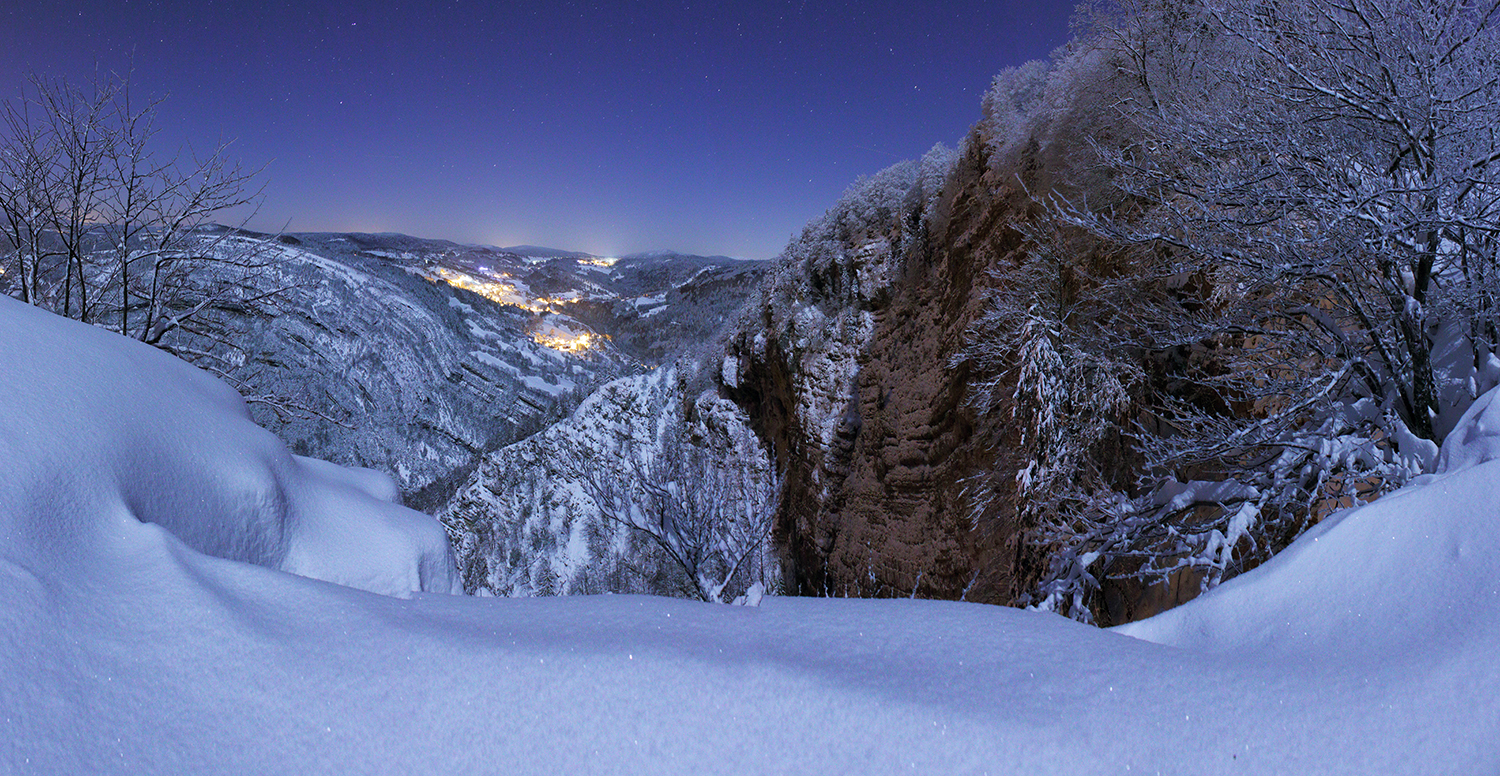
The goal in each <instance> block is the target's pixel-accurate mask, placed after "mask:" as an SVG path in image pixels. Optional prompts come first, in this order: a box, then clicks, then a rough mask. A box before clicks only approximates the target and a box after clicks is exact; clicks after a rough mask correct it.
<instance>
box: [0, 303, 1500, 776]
mask: <svg viewBox="0 0 1500 776" xmlns="http://www.w3.org/2000/svg"><path fill="white" fill-rule="evenodd" d="M0 347H3V348H4V352H5V354H6V359H5V361H4V366H3V368H0V387H3V389H4V390H5V392H6V393H5V395H6V397H7V401H6V402H5V404H4V406H3V408H0V446H3V448H4V453H5V456H6V458H5V460H6V463H7V477H6V478H5V479H4V480H3V481H0V688H3V689H0V719H3V720H5V725H6V727H5V735H3V736H0V772H6V773H17V774H31V773H37V774H53V773H95V774H112V773H120V774H125V773H129V774H142V773H161V774H168V773H170V774H194V773H213V774H238V773H247V774H249V773H255V774H260V773H285V772H298V773H302V772H316V773H374V772H384V773H421V772H457V773H493V772H497V771H503V772H510V773H579V772H584V773H652V774H677V773H682V774H689V773H692V774H697V773H793V774H795V773H808V774H813V773H818V774H824V773H892V772H898V771H903V772H904V771H911V772H917V773H948V772H956V773H995V774H1031V773H1051V774H1065V775H1066V774H1095V773H1135V772H1146V773H1156V772H1161V773H1235V774H1286V773H1319V774H1343V773H1347V774H1368V773H1382V774H1475V773H1495V772H1497V771H1500V747H1496V746H1495V742H1494V731H1495V730H1497V729H1500V702H1497V701H1496V698H1497V697H1500V671H1497V670H1496V668H1495V665H1496V664H1495V659H1494V656H1495V655H1496V654H1497V653H1500V589H1497V587H1496V583H1495V580H1496V579H1500V513H1497V511H1496V510H1495V508H1494V505H1495V504H1496V503H1500V461H1496V460H1493V457H1494V456H1493V453H1494V451H1495V450H1496V449H1500V443H1497V442H1496V434H1497V431H1496V429H1497V426H1500V421H1497V420H1496V418H1495V417H1494V413H1493V412H1492V411H1490V410H1491V408H1492V406H1493V401H1494V400H1493V399H1491V400H1489V401H1487V402H1483V403H1481V405H1477V406H1478V409H1476V410H1475V411H1474V412H1473V413H1471V414H1470V416H1469V417H1468V418H1466V419H1465V420H1463V421H1462V422H1460V423H1459V426H1458V428H1457V429H1456V430H1455V431H1454V432H1453V433H1452V434H1451V435H1450V436H1449V441H1448V446H1447V447H1445V449H1444V450H1443V456H1444V460H1446V461H1448V468H1447V469H1446V470H1445V471H1444V473H1442V474H1440V475H1438V476H1436V477H1433V478H1429V479H1427V480H1425V481H1423V482H1421V483H1418V484H1416V485H1413V486H1411V487H1409V488H1407V489H1405V490H1403V491H1400V492H1398V493H1397V494H1395V495H1394V496H1391V497H1387V498H1383V499H1381V500H1380V501H1379V502H1376V503H1375V504H1373V505H1371V506H1366V507H1362V508H1360V509H1357V510H1353V511H1350V512H1347V513H1345V514H1343V515H1342V516H1341V517H1340V518H1338V519H1333V520H1328V521H1325V523H1324V525H1323V526H1322V527H1320V528H1319V529H1318V530H1317V531H1315V532H1313V533H1311V534H1309V535H1307V536H1304V537H1302V538H1301V539H1299V540H1298V541H1297V542H1296V543H1295V544H1294V545H1293V546H1292V548H1291V549H1290V550H1288V551H1287V552H1286V553H1283V554H1282V555H1281V556H1279V557H1278V558H1277V559H1275V560H1273V561H1272V562H1270V563H1268V564H1265V565H1263V566H1261V567H1260V568H1258V569H1256V570H1254V571H1251V572H1248V573H1246V574H1244V575H1242V576H1240V577H1239V578H1238V579H1237V580H1235V581H1234V582H1231V583H1229V584H1226V585H1224V586H1223V587H1221V588H1219V589H1217V590H1214V591H1211V592H1209V593H1208V594H1206V595H1204V596H1202V597H1200V598H1199V599H1197V600H1195V601H1192V602H1190V603H1188V604H1186V605H1184V606H1182V607H1181V608H1179V609H1177V610H1174V611H1173V612H1170V613H1168V614H1166V615H1163V616H1162V617H1160V618H1158V619H1156V620H1147V621H1145V622H1143V623H1139V624H1136V625H1133V626H1130V627H1129V628H1126V629H1124V631H1123V632H1119V631H1116V632H1111V631H1101V630H1097V629H1093V628H1088V627H1085V626H1081V625H1078V624H1076V623H1073V622H1070V621H1067V620H1065V619H1063V618H1061V617H1057V616H1055V615H1050V614H1043V613H1037V612H1028V611H1019V610H1014V609H1004V608H999V607H992V606H984V605H976V604H960V603H951V602H936V601H908V600H830V599H780V598H769V599H766V601H765V603H764V604H763V605H762V606H760V607H759V608H749V607H734V606H710V605H704V604H696V603H690V602H686V601H679V600H672V599H664V598H651V597H643V596H580V597H568V598H546V599H476V598H468V597H454V596H438V595H421V594H418V595H414V596H412V597H411V598H409V599H399V598H390V597H384V596H379V595H373V594H371V593H367V592H362V591H358V590H353V589H350V588H346V587H340V586H336V585H331V584H328V583H326V582H321V581H317V580H313V579H307V578H303V577H298V576H293V575H289V574H284V573H281V572H278V571H275V570H273V569H271V568H266V567H264V566H259V565H253V564H250V563H244V562H240V561H239V560H231V559H226V558H225V557H214V555H211V554H205V553H204V552H202V551H200V550H208V551H209V552H210V553H216V554H218V555H220V556H228V557H229V558H243V559H249V560H255V559H260V560H266V559H268V558H270V557H273V556H275V555H276V554H277V553H278V552H279V550H276V548H285V549H286V556H287V557H293V556H295V555H296V554H297V552H298V550H297V547H298V546H299V545H300V543H302V542H303V541H304V540H305V539H306V538H307V537H310V536H312V537H316V539H317V542H319V543H321V546H322V547H323V548H324V549H328V548H338V549H339V550H340V552H338V553H336V554H337V556H338V557H340V558H342V559H344V560H346V561H351V562H353V561H358V562H359V563H361V564H363V565H362V566H361V567H360V572H359V574H357V575H356V576H359V577H360V578H366V579H367V578H371V576H370V575H371V574H373V576H374V577H379V578H383V579H407V580H409V579H412V578H413V572H412V571H411V570H410V568H411V564H413V563H416V564H417V565H418V566H420V565H421V564H420V562H418V560H417V559H418V558H420V557H423V556H422V554H421V553H415V554H413V553H406V554H405V555H404V556H400V555H401V554H398V553H387V552H380V553H376V554H374V555H373V556H372V555H370V554H368V553H367V552H366V549H367V548H369V547H370V546H372V544H371V542H372V538H371V536H370V527H371V526H372V525H373V526H379V525H382V524H385V523H387V522H388V519H396V518H399V520H396V522H406V523H407V524H408V525H410V526H412V527H421V526H425V528H420V530H417V531H415V533H412V534H409V535H420V536H426V537H430V536H433V535H434V534H436V533H437V529H436V527H435V526H433V525H432V524H431V523H423V522H422V521H423V518H421V517H420V516H418V515H414V514H413V513H410V512H407V511H405V510H397V509H395V508H393V507H390V506H389V505H386V504H383V503H382V502H380V501H378V500H375V499H372V498H369V497H368V495H367V494H366V493H365V491H367V490H375V489H377V488H372V487H370V486H371V485H372V484H373V483H372V482H367V481H365V480H366V477H365V475H357V474H350V473H346V472H343V471H340V470H336V469H332V468H329V467H325V466H319V465H316V464H313V465H309V466H303V465H302V463H300V462H296V460H295V459H293V458H291V457H290V456H288V455H287V453H286V452H285V451H284V450H282V449H281V448H279V447H278V446H276V445H275V444H274V442H273V441H271V440H270V437H269V436H268V435H266V434H264V433H262V432H259V431H257V430H256V429H254V428H253V427H252V426H250V424H249V423H248V421H247V420H246V417H245V414H244V412H243V409H242V408H241V407H239V406H238V404H237V402H236V401H235V400H234V397H233V396H232V395H231V394H230V393H229V392H228V391H227V390H226V389H225V388H224V386H223V385H220V384H218V383H216V382H215V381H213V380H212V379H209V378H207V377H205V376H204V375H203V374H201V373H197V372H194V371H193V370H192V369H189V368H187V367H185V366H183V365H181V364H179V363H177V362H174V361H172V360H171V359H169V358H167V357H165V356H163V355H161V354H159V353H154V352H152V351H151V350H150V349H148V348H144V347H141V346H138V345H132V344H130V343H127V342H124V341H123V340H119V339H116V338H113V337H112V336H111V335H108V334H106V333H104V332H101V331H98V330H96V329H92V328H89V327H86V326H82V325H79V324H76V323H69V322H66V321H63V320H61V319H57V318H54V317H51V316H48V315H46V314H44V313H41V312H38V311H36V310H32V309H29V308H25V307H23V306H22V305H20V304H18V303H15V302H11V301H9V300H0ZM272 481H274V482H276V483H278V484H279V485H280V488H272V487H266V486H263V485H262V483H267V482H272ZM339 481H342V483H343V484H342V485H340V484H339ZM388 492H389V490H388V489H387V493H388ZM278 494H279V495H278ZM320 500H321V503H319V502H320ZM334 502H336V503H338V504H341V505H342V506H343V507H346V508H347V510H345V511H344V512H343V514H344V515H345V516H346V517H348V518H349V519H350V521H351V522H350V523H349V524H344V525H339V524H338V522H337V521H334V520H328V519H325V518H326V516H327V515H329V514H331V512H330V511H325V510H324V507H327V506H329V505H330V504H331V503H334ZM291 515H295V519H290V516H291ZM141 518H145V519H155V520H158V521H159V522H158V523H156V524H151V523H144V522H141ZM382 533H383V535H385V536H387V537H388V536H390V534H388V533H384V532H383V531H382ZM210 538H211V539H212V540H211V541H210ZM439 538H440V537H439ZM383 543H384V542H381V541H378V540H377V541H376V542H375V544H383ZM388 546H390V547H396V546H406V547H408V548H411V547H413V546H414V545H411V544H407V543H405V542H392V543H390V544H389V545H388ZM224 548H231V549H230V550H229V551H223V549H224ZM235 548H238V549H235ZM249 548H263V550H254V551H252V550H251V549H249ZM266 553H269V554H266ZM398 556H399V557H398ZM320 557H332V556H331V555H320ZM272 565H276V564H272ZM281 565H283V567H285V564H284V563H283V564H281ZM330 568H335V567H330ZM437 568H441V564H436V565H434V566H430V567H429V570H435V569H437ZM335 570H337V569H336V568H335ZM328 576H333V577H337V576H338V575H337V574H329V575H328ZM418 576H420V575H418ZM441 581H442V575H441V574H436V575H432V576H429V577H428V584H426V585H425V586H427V587H429V588H430V587H439V588H440V587H442V585H441V584H440V583H441ZM433 583H437V584H433ZM1132 635H1134V636H1140V637H1143V638H1144V639H1150V640H1143V638H1133V637H1132ZM1153 640H1154V641H1159V642H1165V643H1164V644H1163V643H1153Z"/></svg>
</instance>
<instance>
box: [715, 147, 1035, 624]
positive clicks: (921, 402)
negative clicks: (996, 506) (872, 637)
mask: <svg viewBox="0 0 1500 776" xmlns="http://www.w3.org/2000/svg"><path fill="white" fill-rule="evenodd" d="M995 178H996V176H995V175H994V174H993V173H990V172H989V165H988V159H987V153H986V151H985V149H984V144H983V143H979V142H973V141H972V139H971V142H969V143H967V144H966V146H965V152H964V153H963V155H962V156H961V157H958V158H954V157H953V156H952V155H949V154H943V153H940V152H934V153H933V154H929V155H928V158H927V159H924V160H923V162H922V163H921V164H910V165H909V166H908V167H907V168H906V169H904V170H902V169H898V168H892V170H891V171H887V172H886V173H882V174H881V175H880V176H876V177H875V178H872V179H870V180H867V181H864V182H862V183H861V184H859V185H856V186H855V187H854V188H852V189H851V190H850V192H849V193H848V194H846V196H845V199H844V201H842V202H841V203H840V204H839V205H838V206H837V207H835V208H834V209H833V210H831V211H829V214H828V215H827V216H825V217H824V219H822V220H821V221H819V222H817V223H815V224H813V225H812V226H810V227H809V228H808V231H807V232H806V233H804V234H803V236H802V237H801V238H800V240H798V241H796V242H794V244H793V246H792V247H791V248H789V249H788V252H787V255H786V256H784V257H783V259H782V260H781V263H780V264H779V265H778V267H777V270H776V272H777V276H776V279H775V282H774V283H772V284H769V285H768V286H767V288H766V290H765V291H764V292H763V294H762V297H761V298H760V300H759V302H758V304H757V306H756V307H755V309H754V310H753V313H752V314H751V315H750V316H749V317H747V318H746V319H745V320H744V321H742V323H741V327H740V329H739V331H738V333H737V334H736V336H735V337H734V338H733V339H732V341H731V343H730V346H729V358H728V359H727V361H726V370H725V379H724V382H725V390H726V392H727V394H728V395H730V396H732V397H733V398H734V399H735V400H736V401H737V402H739V403H740V404H741V406H743V407H745V409H746V411H747V413H748V414H749V416H750V417H752V418H755V419H756V421H757V424H758V429H759V431H760V432H761V433H762V434H763V435H764V437H765V438H766V439H767V441H768V444H769V446H770V448H771V449H772V450H773V451H774V454H775V456H776V459H777V462H778V464H779V465H780V466H781V467H783V468H784V471H785V475H784V476H785V483H786V485H785V490H784V493H783V496H782V500H781V503H780V505H779V510H778V514H777V522H776V538H777V541H778V543H779V546H780V548H781V550H782V553H783V556H784V563H785V567H784V569H783V573H784V576H785V579H786V582H787V585H788V588H789V589H791V590H794V591H795V592H798V593H802V594H811V595H825V594H831V595H850V596H906V595H917V596H922V597H934V598H950V599H958V598H963V599H965V600H970V601H988V602H994V603H1008V602H1011V601H1012V600H1014V599H1015V597H1016V596H1017V595H1018V594H1019V593H1020V592H1022V589H1023V587H1024V584H1025V582H1026V577H1027V574H1028V573H1030V572H1029V567H1028V564H1031V563H1034V562H1035V561H1034V559H1032V558H1030V557H1029V556H1028V553H1027V552H1026V551H1025V550H1024V549H1023V545H1022V543H1021V542H1020V541H1019V537H1018V534H1017V532H1016V531H1015V530H1014V529H1013V528H1012V529H1006V528H1004V527H1001V528H993V527H992V528H988V529H986V530H978V529H976V528H975V527H974V522H973V520H972V514H971V512H972V509H973V504H972V503H971V502H970V500H969V499H967V498H966V491H967V488H968V486H969V485H970V484H971V478H973V477H974V476H976V475H980V474H982V473H984V472H986V471H987V470H988V469H989V467H991V466H992V464H993V463H994V460H995V455H994V451H993V449H991V448H992V444H993V440H995V439H996V437H997V431H999V430H998V429H993V428H981V427H980V424H983V423H987V422H992V421H985V420H983V419H981V418H979V417H977V416H976V413H975V412H973V411H972V410H971V409H970V408H969V407H968V406H966V400H967V398H968V397H967V390H968V382H969V375H968V372H967V369H966V367H965V366H964V364H963V362H962V359H960V358H958V356H959V354H960V353H961V352H962V350H963V349H964V344H965V336H966V330H967V329H968V328H969V326H970V324H971V323H972V322H973V321H974V320H975V318H976V317H977V316H978V315H979V314H980V312H981V310H982V306H983V304H984V302H985V298H986V296H985V291H986V288H987V286H988V284H990V283H991V282H993V280H992V279H991V277H990V275H989V270H990V269H991V268H993V267H996V266H1000V265H1001V263H1002V262H1004V261H1005V260H1006V257H1007V255H1008V254H1010V253H1011V252H1012V251H1015V250H1017V249H1018V248H1019V246H1020V237H1019V235H1018V234H1017V233H1015V232H1014V231H1013V230H1011V229H1010V228H1009V225H1010V223H1011V222H1012V221H1013V219H1014V218H1015V217H1016V215H1017V208H1021V207H1024V204H1023V202H1024V200H1022V198H1021V197H1019V196H1017V192H1015V191H1013V190H1012V189H1011V188H1010V187H1007V186H1003V185H997V183H996V180H995Z"/></svg>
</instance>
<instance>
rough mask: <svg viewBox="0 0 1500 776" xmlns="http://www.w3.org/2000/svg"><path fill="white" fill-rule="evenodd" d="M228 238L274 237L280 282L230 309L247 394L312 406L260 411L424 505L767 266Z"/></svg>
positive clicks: (301, 447) (229, 330)
mask: <svg viewBox="0 0 1500 776" xmlns="http://www.w3.org/2000/svg"><path fill="white" fill-rule="evenodd" d="M236 241H238V242H260V243H264V244H266V245H270V246H271V247H272V249H273V251H274V253H273V258H274V260H275V261H274V266H273V268H272V270H271V271H269V272H268V273H267V274H266V275H265V276H264V277H263V278H260V279H259V281H258V282H260V283H262V284H263V285H265V286H266V287H267V289H276V290H278V291H279V292H280V293H279V297H278V301H277V305H276V306H277V313H276V314H274V315H269V316H264V315H257V314H254V312H253V311H249V310H247V311H244V312H242V313H241V314H235V313H234V312H230V313H227V314H225V315H224V316H222V318H221V320H220V324H221V326H222V328H223V329H224V330H225V331H224V333H223V337H224V339H225V340H227V341H229V342H233V343H235V344H236V346H237V347H238V349H240V350H242V351H243V354H242V355H239V356H236V358H237V361H236V363H234V364H232V365H230V367H229V368H228V369H226V371H227V372H228V373H230V374H232V375H234V376H236V377H238V378H240V379H242V380H244V381H245V385H244V389H245V390H246V391H247V392H248V393H250V394H254V395H257V396H258V395H265V396H271V397H280V398H290V399H291V400H293V403H294V404H295V405H300V408H305V409H308V410H312V411H311V412H308V411H296V410H297V409H298V408H299V407H293V411H290V412H287V411H284V410H285V407H283V408H282V409H283V411H278V410H277V409H276V408H275V406H274V405H272V404H270V403H259V404H254V405H253V406H252V408H253V409H254V411H255V413H256V419H257V420H258V421H259V422H261V423H262V424H263V425H265V426H266V427H268V428H270V429H271V430H273V431H274V432H276V434H277V435H278V436H280V437H281V438H282V439H284V440H285V441H286V442H287V443H288V444H289V445H290V446H291V447H292V448H293V450H295V451H296V452H298V453H301V454H305V455H310V456H314V457H318V458H324V459H328V460H332V461H336V462H338V463H344V464H350V465H358V466H367V467H371V468H376V469H380V470H382V471H388V472H390V473H392V474H393V476H395V477H396V479H397V482H398V483H399V485H400V487H401V491H402V494H403V496H404V498H405V499H406V501H407V503H409V504H411V505H413V506H415V507H418V508H421V509H428V510H430V509H435V508H436V507H437V506H439V505H440V504H441V503H442V502H443V501H444V500H445V499H446V498H447V496H448V495H449V494H451V492H452V491H453V489H454V487H456V485H457V484H458V483H459V482H461V481H462V479H463V478H464V477H465V476H467V474H468V473H469V472H471V471H472V470H473V468H474V467H475V466H476V465H477V462H478V460H479V457H480V456H481V455H482V454H483V453H486V452H488V451H491V450H493V449H495V448H497V447H499V446H502V445H504V444H508V443H510V442H513V441H515V440H516V439H519V438H521V437H523V436H525V435H527V434H529V433H531V432H533V431H535V430H536V429H538V428H540V427H543V426H544V425H546V423H549V422H551V421H553V420H555V419H557V418H558V417H562V416H564V415H565V414H566V411H567V410H568V409H569V408H571V407H572V406H574V405H576V403H577V402H578V401H580V400H581V399H582V398H583V397H584V396H586V395H587V393H588V392H589V391H590V390H592V389H593V388H594V387H596V386H597V385H599V384H602V383H604V382H607V381H608V380H610V379H613V378H615V377H618V376H620V375H622V374H626V373H629V372H632V371H636V370H638V369H639V368H640V367H639V364H638V362H639V360H640V359H641V357H642V354H657V355H660V354H662V353H665V352H666V351H669V350H672V349H675V348H678V347H680V346H681V344H682V343H684V342H690V341H696V339H695V338H696V337H697V336H698V334H699V329H700V328H701V325H699V324H697V323H695V322H696V321H699V320H700V319H707V318H709V317H712V316H713V315H716V314H717V313H713V312H712V311H711V310H709V308H712V307H714V306H719V305H721V306H727V307H729V308H731V309H732V308H733V307H734V306H735V305H736V304H737V303H738V302H739V301H740V300H741V299H743V298H744V296H745V295H747V294H748V293H749V289H750V287H751V286H753V282H754V279H755V278H758V275H757V274H755V273H756V271H757V270H756V267H755V266H749V267H746V266H740V264H739V263H735V262H731V263H730V264H727V265H720V264H712V263H711V262H710V263H709V264H707V265H704V264H703V263H702V262H698V263H697V264H693V263H691V262H689V263H688V264H684V263H683V261H685V260H684V259H674V260H671V261H643V262H640V263H632V264H628V265H626V266H623V267H618V268H616V267H614V266H613V265H612V264H609V263H588V262H589V261H592V260H591V259H576V258H571V257H567V258H536V257H524V256H519V255H516V254H513V253H508V252H505V251H501V250H498V249H493V248H484V247H474V246H463V245H457V244H454V243H450V242H446V241H440V240H424V239H419V238H413V237H407V236H405V235H395V234H379V235H369V234H296V235H284V236H282V237H280V238H279V239H276V240H272V239H271V238H269V237H267V236H257V235H249V234H246V235H241V236H237V237H234V238H231V247H232V244H233V243H234V242H236ZM264 250H265V249H264V247H262V251H263V252H264ZM700 272H704V273H706V274H705V275H704V276H703V277H700V278H697V280H694V279H695V277H697V276H696V275H695V273H700ZM653 273H654V274H653ZM746 273H749V277H750V279H749V280H748V281H746V282H745V283H744V284H743V285H744V288H743V290H740V291H735V289H734V288H730V289H729V290H728V291H724V289H723V288H722V286H723V285H724V284H723V283H719V284H718V287H717V288H716V293H700V294H696V295H695V294H694V289H695V288H696V286H694V285H692V284H691V283H689V281H693V282H695V283H697V285H709V284H711V280H710V278H717V277H719V276H720V275H725V276H729V277H738V276H740V275H742V274H746ZM643 277H644V279H643ZM684 284H688V289H687V290H682V289H680V288H679V286H681V285H684ZM731 285H732V283H731ZM736 293H738V296H736ZM643 296H645V297H651V298H653V299H660V300H661V302H660V304H657V305H654V306H653V305H643V304H641V303H639V302H638V299H637V298H638V297H643ZM648 317H654V318H655V321H654V322H653V323H651V324H649V325H640V326H636V327H635V328H633V329H632V328H631V327H632V326H634V325H635V322H636V321H637V319H639V320H642V321H645V320H647V319H648ZM633 338H634V339H633ZM635 339H640V340H642V341H644V342H645V343H646V344H645V345H643V346H642V347H639V348H637V347H633V346H631V345H630V344H629V343H632V342H634V341H635ZM653 348H654V350H653Z"/></svg>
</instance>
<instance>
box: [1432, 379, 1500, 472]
mask: <svg viewBox="0 0 1500 776" xmlns="http://www.w3.org/2000/svg"><path fill="white" fill-rule="evenodd" d="M1496 397H1500V391H1494V390H1491V391H1488V392H1486V393H1485V394H1484V395H1482V396H1480V397H1479V398H1478V399H1476V400H1475V401H1474V403H1473V404H1471V405H1469V408H1468V409H1467V410H1465V411H1464V414H1463V417H1461V418H1459V420H1458V425H1456V426H1454V428H1453V430H1452V431H1451V432H1449V433H1448V437H1447V438H1446V439H1444V440H1443V448H1442V451H1441V452H1439V453H1438V461H1437V473H1438V474H1447V473H1450V472H1457V471H1461V470H1463V469H1467V468H1470V467H1472V466H1478V465H1480V464H1482V463H1488V462H1490V461H1494V460H1500V404H1497V403H1496V402H1497V398H1496Z"/></svg>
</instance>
